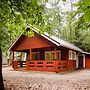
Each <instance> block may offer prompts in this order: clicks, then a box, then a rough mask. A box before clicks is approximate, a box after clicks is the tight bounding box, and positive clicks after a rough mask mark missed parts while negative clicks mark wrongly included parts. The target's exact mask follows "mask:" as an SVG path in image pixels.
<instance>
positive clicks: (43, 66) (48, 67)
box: [26, 60, 67, 72]
mask: <svg viewBox="0 0 90 90" xmlns="http://www.w3.org/2000/svg"><path fill="white" fill-rule="evenodd" d="M26 66H27V70H37V71H52V72H63V71H66V70H67V62H66V61H64V60H60V61H59V60H33V61H27V65H26Z"/></svg>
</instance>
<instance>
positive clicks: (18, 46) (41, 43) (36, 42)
mask: <svg viewBox="0 0 90 90" xmlns="http://www.w3.org/2000/svg"><path fill="white" fill-rule="evenodd" d="M51 46H55V45H54V44H53V43H52V42H50V41H48V40H47V39H45V38H43V37H42V36H41V35H38V34H36V33H35V35H34V36H33V37H27V36H24V35H22V36H21V37H20V38H19V40H18V41H17V42H16V43H15V45H14V46H13V47H12V48H11V50H14V51H17V50H25V49H30V48H31V49H33V48H43V47H51Z"/></svg>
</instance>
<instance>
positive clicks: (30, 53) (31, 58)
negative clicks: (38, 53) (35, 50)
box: [30, 49, 32, 60]
mask: <svg viewBox="0 0 90 90" xmlns="http://www.w3.org/2000/svg"><path fill="white" fill-rule="evenodd" d="M30 60H32V49H30Z"/></svg>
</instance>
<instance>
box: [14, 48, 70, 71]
mask: <svg viewBox="0 0 90 90" xmlns="http://www.w3.org/2000/svg"><path fill="white" fill-rule="evenodd" d="M15 52H22V53H24V54H25V56H24V57H25V59H22V58H20V59H19V60H17V59H16V58H15ZM65 53H67V52H65V50H64V51H63V52H62V48H60V47H44V48H33V49H25V50H17V51H13V69H15V70H18V69H20V68H23V69H24V70H32V71H50V72H64V71H67V62H68V59H67V58H65V55H66V54H65ZM67 54H68V53H67ZM66 57H67V56H66Z"/></svg>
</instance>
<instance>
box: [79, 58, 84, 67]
mask: <svg viewBox="0 0 90 90" xmlns="http://www.w3.org/2000/svg"><path fill="white" fill-rule="evenodd" d="M78 64H79V65H78V66H79V68H83V56H79V63H78Z"/></svg>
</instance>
